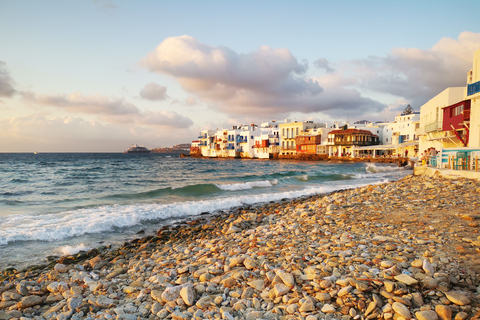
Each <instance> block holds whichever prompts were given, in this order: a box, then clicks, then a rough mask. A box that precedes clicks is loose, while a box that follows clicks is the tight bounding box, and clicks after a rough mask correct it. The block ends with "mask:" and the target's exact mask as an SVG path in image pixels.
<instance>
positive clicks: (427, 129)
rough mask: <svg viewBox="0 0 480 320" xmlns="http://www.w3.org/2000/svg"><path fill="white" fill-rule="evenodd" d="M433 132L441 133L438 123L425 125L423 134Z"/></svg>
mask: <svg viewBox="0 0 480 320" xmlns="http://www.w3.org/2000/svg"><path fill="white" fill-rule="evenodd" d="M433 131H442V123H441V122H440V121H435V122H432V123H429V124H427V125H425V133H429V132H433Z"/></svg>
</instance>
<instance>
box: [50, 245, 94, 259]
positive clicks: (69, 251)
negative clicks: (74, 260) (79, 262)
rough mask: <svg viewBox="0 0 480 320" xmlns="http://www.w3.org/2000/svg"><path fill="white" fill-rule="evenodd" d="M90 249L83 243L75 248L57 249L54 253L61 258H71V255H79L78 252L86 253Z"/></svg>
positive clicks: (64, 247)
mask: <svg viewBox="0 0 480 320" xmlns="http://www.w3.org/2000/svg"><path fill="white" fill-rule="evenodd" d="M90 249H92V247H89V246H86V245H84V244H83V243H81V244H79V245H76V246H63V247H60V248H57V249H56V250H55V251H57V252H58V253H60V254H61V255H63V256H71V255H73V254H76V253H79V252H80V251H88V250H90Z"/></svg>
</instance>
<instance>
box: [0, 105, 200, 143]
mask: <svg viewBox="0 0 480 320" xmlns="http://www.w3.org/2000/svg"><path fill="white" fill-rule="evenodd" d="M165 118H169V115H168V114H167V115H165ZM169 119H170V120H173V121H176V120H177V119H172V117H171V116H170V118H169ZM0 128H2V130H0V150H2V151H4V152H33V151H38V152H59V151H61V152H123V151H124V150H126V149H127V148H128V147H129V146H130V145H131V144H133V143H138V144H143V145H145V146H146V147H148V148H153V147H159V146H162V145H163V146H172V145H174V144H177V143H182V142H188V141H189V140H191V137H192V135H194V134H195V133H194V132H191V131H190V130H185V129H181V128H171V129H170V131H169V132H170V134H169V135H166V134H165V133H164V131H162V130H158V128H157V127H155V126H139V125H133V124H132V123H129V124H111V123H107V124H104V123H101V122H99V121H96V120H85V119H82V118H81V117H72V116H60V117H59V116H49V115H44V114H32V115H28V116H22V117H14V118H10V119H0Z"/></svg>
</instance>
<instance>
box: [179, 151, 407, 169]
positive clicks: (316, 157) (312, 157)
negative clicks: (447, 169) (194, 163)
mask: <svg viewBox="0 0 480 320" xmlns="http://www.w3.org/2000/svg"><path fill="white" fill-rule="evenodd" d="M180 157H181V158H187V157H191V158H197V159H242V160H298V161H326V162H338V163H345V162H346V163H357V162H373V163H398V164H399V166H406V165H407V164H408V163H409V162H411V161H413V160H411V159H412V158H405V157H375V158H373V157H329V156H327V155H321V154H298V155H283V156H280V155H276V156H274V157H273V158H270V159H259V158H250V157H204V156H202V155H201V154H195V153H194V154H184V153H182V154H181V155H180Z"/></svg>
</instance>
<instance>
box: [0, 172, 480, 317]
mask: <svg viewBox="0 0 480 320" xmlns="http://www.w3.org/2000/svg"><path fill="white" fill-rule="evenodd" d="M479 204H480V181H478V180H474V179H465V178H457V179H446V178H442V177H439V176H438V174H437V175H436V176H435V177H430V176H428V175H419V176H413V175H412V176H407V177H406V178H404V179H402V180H400V181H396V182H391V183H386V184H381V185H370V186H366V187H362V188H357V189H351V190H344V191H339V192H335V193H331V194H327V195H318V196H313V197H308V198H303V199H296V200H293V201H284V202H280V203H270V204H268V205H265V206H262V207H248V208H240V209H238V210H235V211H232V212H230V213H229V214H225V215H221V216H219V215H205V216H201V217H198V219H197V220H192V221H189V222H188V223H185V224H182V225H179V226H172V227H165V228H163V229H161V230H159V231H158V232H157V234H156V235H150V236H146V237H143V238H139V239H136V240H134V241H131V242H128V243H125V244H124V245H123V246H122V247H120V248H110V249H104V250H96V249H94V250H92V251H90V252H88V253H82V254H78V255H76V256H70V257H62V258H61V259H60V260H58V261H54V262H52V263H51V264H50V267H47V268H46V269H43V268H38V269H34V270H31V271H22V272H18V271H15V270H9V271H8V270H7V271H5V272H4V273H3V274H4V275H3V276H0V280H1V281H0V294H1V301H0V319H128V320H130V319H132V320H134V319H152V320H153V319H252V320H253V319H306V320H315V319H317V320H319V319H345V320H347V319H420V320H423V319H458V320H460V319H478V318H480V305H479V301H480V287H479V282H480V256H479V251H480V237H479V234H478V228H479V222H480V213H479V209H478V205H479Z"/></svg>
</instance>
